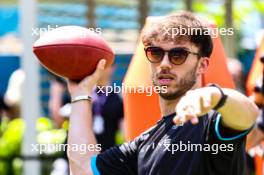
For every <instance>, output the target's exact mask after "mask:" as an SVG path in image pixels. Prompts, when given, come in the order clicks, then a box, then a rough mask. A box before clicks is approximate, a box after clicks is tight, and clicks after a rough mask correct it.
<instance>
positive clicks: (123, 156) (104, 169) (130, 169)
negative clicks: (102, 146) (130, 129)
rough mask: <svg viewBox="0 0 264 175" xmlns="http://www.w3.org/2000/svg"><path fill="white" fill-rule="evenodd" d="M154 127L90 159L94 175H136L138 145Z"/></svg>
mask: <svg viewBox="0 0 264 175" xmlns="http://www.w3.org/2000/svg"><path fill="white" fill-rule="evenodd" d="M154 128H155V127H152V128H150V129H149V130H147V131H146V132H144V133H143V134H141V135H140V136H138V137H137V138H135V139H134V140H133V141H130V142H126V143H124V144H122V145H120V146H115V147H112V148H110V149H108V150H106V151H104V152H103V153H101V154H99V155H97V156H94V157H93V158H92V159H91V167H92V170H93V173H94V175H113V174H114V175H124V174H126V175H134V174H135V175H136V174H137V169H138V168H137V158H138V152H139V147H140V146H141V144H142V143H143V142H144V141H145V140H146V139H147V138H148V137H149V135H150V133H151V132H152V131H153V129H154Z"/></svg>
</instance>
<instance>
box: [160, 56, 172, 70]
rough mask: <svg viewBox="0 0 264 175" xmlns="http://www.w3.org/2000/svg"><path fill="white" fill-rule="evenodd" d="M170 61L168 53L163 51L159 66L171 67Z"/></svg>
mask: <svg viewBox="0 0 264 175" xmlns="http://www.w3.org/2000/svg"><path fill="white" fill-rule="evenodd" d="M171 64H172V63H171V62H170V59H169V57H168V53H165V54H164V56H163V59H162V60H161V62H160V68H163V69H164V68H171V66H172V65H171Z"/></svg>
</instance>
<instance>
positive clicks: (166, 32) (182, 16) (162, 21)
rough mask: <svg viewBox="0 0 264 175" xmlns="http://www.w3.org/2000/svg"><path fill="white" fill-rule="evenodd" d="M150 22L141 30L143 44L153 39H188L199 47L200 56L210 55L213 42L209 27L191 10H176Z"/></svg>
mask: <svg viewBox="0 0 264 175" xmlns="http://www.w3.org/2000/svg"><path fill="white" fill-rule="evenodd" d="M154 20H155V21H154ZM150 22H151V24H150V25H149V26H147V27H146V28H145V29H143V31H142V41H143V44H144V45H145V46H150V45H152V42H153V41H156V42H160V41H161V42H164V41H165V42H167V41H168V42H174V43H181V42H188V41H189V42H191V43H193V44H194V45H195V46H197V47H198V48H199V54H200V56H201V57H210V56H211V53H212V50H213V42H212V37H211V35H210V27H209V26H208V25H207V24H206V23H204V22H203V21H202V20H201V19H199V18H198V17H196V16H195V15H194V14H192V13H191V12H185V11H183V12H178V13H174V14H171V15H168V16H164V17H158V18H155V19H153V21H150ZM175 31H178V32H180V31H187V33H186V34H182V33H175ZM173 32H174V33H173ZM174 34H175V35H174Z"/></svg>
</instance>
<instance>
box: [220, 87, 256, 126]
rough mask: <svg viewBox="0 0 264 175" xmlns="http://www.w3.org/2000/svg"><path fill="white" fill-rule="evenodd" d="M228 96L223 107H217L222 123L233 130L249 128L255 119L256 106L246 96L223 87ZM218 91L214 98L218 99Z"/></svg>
mask: <svg viewBox="0 0 264 175" xmlns="http://www.w3.org/2000/svg"><path fill="white" fill-rule="evenodd" d="M223 91H224V93H225V94H226V95H227V96H228V98H227V100H226V103H225V104H224V106H223V107H221V108H219V109H218V112H220V113H221V115H222V120H223V124H224V125H225V126H227V127H230V128H232V129H235V130H246V129H249V128H250V127H251V126H252V125H253V124H254V123H255V121H256V118H257V116H258V108H257V106H256V105H255V104H254V103H253V101H251V100H249V98H247V97H246V96H244V95H243V94H241V93H239V92H238V91H235V90H233V89H223ZM219 95H220V94H219V93H218V94H217V95H216V96H217V97H216V98H215V99H219V98H220V97H219Z"/></svg>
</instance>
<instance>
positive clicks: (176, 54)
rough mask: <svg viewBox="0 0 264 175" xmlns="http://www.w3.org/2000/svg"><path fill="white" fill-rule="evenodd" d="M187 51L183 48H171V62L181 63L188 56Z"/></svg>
mask: <svg viewBox="0 0 264 175" xmlns="http://www.w3.org/2000/svg"><path fill="white" fill-rule="evenodd" d="M188 54H189V53H188V51H187V50H185V49H180V48H179V49H178V48H177V49H172V50H170V52H169V58H170V60H171V62H172V63H173V64H176V65H180V64H183V63H184V62H185V60H186V58H187V56H188Z"/></svg>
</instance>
